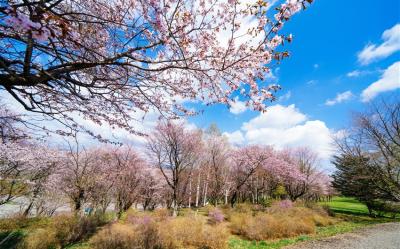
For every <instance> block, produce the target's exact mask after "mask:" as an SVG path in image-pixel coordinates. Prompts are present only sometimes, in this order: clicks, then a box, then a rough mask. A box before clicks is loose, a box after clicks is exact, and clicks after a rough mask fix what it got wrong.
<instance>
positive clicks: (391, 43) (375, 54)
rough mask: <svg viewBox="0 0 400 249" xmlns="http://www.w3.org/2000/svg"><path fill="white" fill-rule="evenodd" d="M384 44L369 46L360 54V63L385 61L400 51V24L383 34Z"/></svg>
mask: <svg viewBox="0 0 400 249" xmlns="http://www.w3.org/2000/svg"><path fill="white" fill-rule="evenodd" d="M382 40H383V43H382V44H379V45H377V44H369V45H367V46H365V47H364V49H363V50H362V51H361V52H359V53H358V61H359V62H360V63H361V64H362V65H367V64H370V63H371V62H373V61H376V60H379V59H384V58H386V57H388V56H390V55H391V54H393V53H395V52H397V51H399V50H400V24H396V25H395V26H393V27H392V28H390V29H387V30H385V31H384V32H383V34H382Z"/></svg>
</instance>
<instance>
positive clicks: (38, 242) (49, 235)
mask: <svg viewBox="0 0 400 249" xmlns="http://www.w3.org/2000/svg"><path fill="white" fill-rule="evenodd" d="M18 248H19V249H49V248H51V249H57V248H61V246H60V245H59V243H58V241H57V239H56V236H55V233H54V231H51V229H43V228H39V229H37V230H35V231H33V232H31V233H28V235H27V236H26V237H25V238H24V240H23V241H22V243H21V244H20V245H19V246H18Z"/></svg>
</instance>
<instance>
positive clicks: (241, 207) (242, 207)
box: [234, 203, 253, 213]
mask: <svg viewBox="0 0 400 249" xmlns="http://www.w3.org/2000/svg"><path fill="white" fill-rule="evenodd" d="M234 209H235V211H236V212H238V213H251V212H252V211H253V206H252V205H251V204H248V203H239V204H237V205H236V206H235V208H234Z"/></svg>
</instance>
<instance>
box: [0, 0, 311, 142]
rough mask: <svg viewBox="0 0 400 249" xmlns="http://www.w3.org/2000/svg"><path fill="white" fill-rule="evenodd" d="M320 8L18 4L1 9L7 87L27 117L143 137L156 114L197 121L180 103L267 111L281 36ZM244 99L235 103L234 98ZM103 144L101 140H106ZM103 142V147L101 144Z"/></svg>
mask: <svg viewBox="0 0 400 249" xmlns="http://www.w3.org/2000/svg"><path fill="white" fill-rule="evenodd" d="M311 2H312V0H288V1H287V2H285V3H283V4H282V5H280V6H277V7H276V12H273V13H275V14H274V15H273V13H272V12H271V13H270V11H269V9H271V7H272V6H271V5H270V3H269V2H268V1H256V2H253V3H248V4H247V3H245V2H244V1H243V3H242V1H237V0H228V1H226V0H212V1H206V0H196V1H189V0H163V1H153V0H150V1H138V0H114V1H106V0H77V1H59V0H44V1H21V0H10V1H7V2H6V3H5V4H3V5H2V6H1V7H0V34H1V36H0V44H1V46H0V47H1V48H0V86H1V88H0V89H1V90H3V91H5V92H6V93H8V94H9V96H11V97H13V98H14V99H15V100H16V101H18V102H19V103H20V104H21V105H22V106H23V107H24V108H25V109H26V110H28V111H31V112H36V113H41V114H45V115H47V116H50V117H52V118H54V119H56V120H58V121H60V122H62V123H63V124H64V125H67V126H69V127H70V128H73V129H79V128H81V129H84V130H86V131H88V132H90V130H89V129H88V128H86V127H84V126H83V125H82V123H80V121H79V119H77V116H76V115H80V117H83V118H84V119H88V120H91V121H93V122H94V123H97V124H108V125H110V126H111V127H119V128H123V129H126V130H128V131H130V132H133V133H138V134H140V132H139V131H137V130H135V128H134V125H133V124H132V122H131V121H132V120H138V119H139V118H138V115H144V114H145V113H147V112H149V111H158V112H160V113H161V114H162V115H164V116H165V117H177V116H181V115H188V114H193V113H192V111H190V110H188V109H186V108H185V107H184V106H183V105H182V103H181V101H176V100H177V99H179V100H182V99H189V100H193V99H196V100H201V101H204V102H205V103H207V104H212V103H225V104H228V105H230V104H231V103H233V102H234V98H233V95H237V94H240V95H241V96H242V97H243V98H244V99H246V102H247V104H248V105H249V106H251V107H252V108H253V109H255V110H265V108H266V105H265V104H266V103H267V102H268V101H271V100H274V98H275V97H274V92H275V91H276V90H277V89H279V86H278V85H275V84H272V85H267V84H266V83H260V82H263V79H265V78H266V77H268V72H269V70H270V68H269V66H268V65H269V64H270V63H271V62H272V61H279V60H281V59H283V58H284V57H287V56H288V55H289V52H287V51H282V49H279V47H280V45H282V44H283V43H284V42H285V41H288V42H290V41H291V40H292V35H284V34H282V33H281V29H282V27H283V25H284V23H285V22H286V21H288V20H289V19H290V18H291V16H292V15H293V14H295V13H296V12H299V11H300V10H301V9H302V8H305V7H306V6H307V5H308V4H309V3H311ZM233 93H235V94H233ZM98 138H100V137H98ZM100 139H101V138H100Z"/></svg>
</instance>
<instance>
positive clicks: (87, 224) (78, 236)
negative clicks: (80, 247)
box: [51, 215, 104, 246]
mask: <svg viewBox="0 0 400 249" xmlns="http://www.w3.org/2000/svg"><path fill="white" fill-rule="evenodd" d="M103 224H104V222H103V221H102V219H101V217H97V216H90V217H80V216H77V215H60V216H56V217H54V219H53V223H52V225H51V229H53V231H54V232H55V236H56V239H57V240H58V241H59V243H60V244H61V246H66V245H69V244H71V243H74V242H78V241H81V240H84V239H87V238H89V237H90V236H91V235H92V234H93V233H94V232H95V231H96V229H97V227H99V226H101V225H103Z"/></svg>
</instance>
